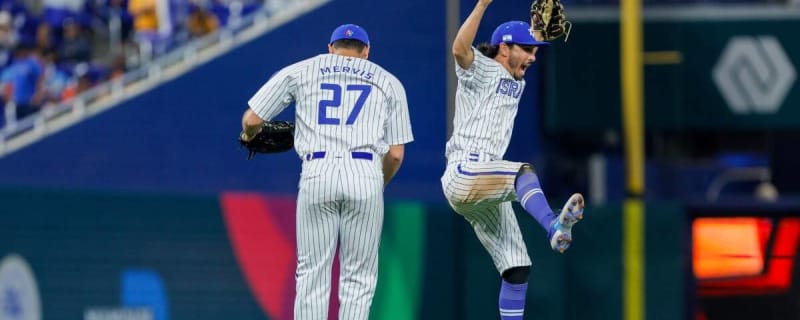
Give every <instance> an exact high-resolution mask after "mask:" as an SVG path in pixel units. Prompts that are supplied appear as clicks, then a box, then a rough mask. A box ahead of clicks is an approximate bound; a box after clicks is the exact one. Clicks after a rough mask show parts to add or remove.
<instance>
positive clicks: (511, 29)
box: [491, 21, 550, 46]
mask: <svg viewBox="0 0 800 320" xmlns="http://www.w3.org/2000/svg"><path fill="white" fill-rule="evenodd" d="M500 43H513V44H519V45H524V46H549V45H550V43H549V42H544V41H537V40H536V38H534V37H533V33H531V25H529V24H528V23H527V22H523V21H509V22H506V23H503V24H501V25H500V26H498V27H497V29H494V33H492V43H491V44H492V45H493V46H496V45H499V44H500Z"/></svg>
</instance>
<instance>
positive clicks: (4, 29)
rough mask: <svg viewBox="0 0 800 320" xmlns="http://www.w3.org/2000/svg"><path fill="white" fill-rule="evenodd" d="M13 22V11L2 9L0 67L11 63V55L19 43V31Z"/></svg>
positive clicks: (0, 20) (0, 19) (0, 18)
mask: <svg viewBox="0 0 800 320" xmlns="http://www.w3.org/2000/svg"><path fill="white" fill-rule="evenodd" d="M11 22H12V21H11V13H9V12H8V11H0V68H3V67H5V66H7V65H8V64H9V63H11V55H12V53H13V50H14V46H16V45H17V32H16V30H14V27H13V24H12V23H11Z"/></svg>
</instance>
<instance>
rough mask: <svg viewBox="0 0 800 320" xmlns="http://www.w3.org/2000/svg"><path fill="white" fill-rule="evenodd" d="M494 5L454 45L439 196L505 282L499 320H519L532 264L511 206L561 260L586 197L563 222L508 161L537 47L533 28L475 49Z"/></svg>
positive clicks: (529, 171)
mask: <svg viewBox="0 0 800 320" xmlns="http://www.w3.org/2000/svg"><path fill="white" fill-rule="evenodd" d="M491 2H492V1H491V0H479V1H478V3H477V5H476V6H475V8H474V9H473V10H472V13H471V14H470V15H469V17H467V19H466V21H464V23H463V24H462V25H461V28H460V29H459V30H458V33H457V35H456V38H455V41H454V42H453V56H454V57H455V61H456V75H457V76H458V89H457V90H456V110H455V118H454V129H453V135H452V137H451V138H450V140H449V141H448V142H447V148H446V154H447V169H446V170H445V172H444V175H443V176H442V179H441V181H442V189H443V190H444V193H445V196H446V197H447V200H448V202H449V203H450V205H451V206H452V207H453V209H454V210H455V211H456V212H457V213H458V214H460V215H462V216H463V217H464V218H465V219H466V220H467V221H468V222H469V223H470V224H471V225H472V227H473V228H474V230H475V233H476V234H477V236H478V239H479V240H480V242H481V244H483V246H484V247H485V248H486V250H487V251H488V252H489V254H490V255H491V257H492V260H493V261H494V264H495V266H496V267H497V270H498V271H499V272H500V274H501V275H502V286H501V289H500V299H499V308H500V316H501V318H502V319H522V318H523V312H524V309H525V294H526V291H527V288H528V284H527V282H528V275H529V272H530V265H531V260H530V258H529V257H528V252H527V249H526V247H525V243H524V242H523V240H522V234H521V233H520V229H519V226H518V224H517V220H516V217H515V216H514V211H513V209H512V206H511V201H519V202H520V204H521V205H522V206H523V207H524V208H525V210H526V211H527V212H528V213H529V214H530V215H531V216H533V218H535V219H536V221H538V222H539V224H541V225H542V227H543V228H544V229H545V230H547V231H548V237H549V240H550V245H551V247H552V248H553V250H556V251H559V252H562V253H563V252H564V250H566V249H567V248H568V247H569V245H570V243H571V241H572V234H571V229H572V226H573V225H574V224H575V223H576V222H578V221H579V220H580V219H581V218H582V217H583V206H584V203H583V196H582V195H580V194H577V193H576V194H573V195H572V196H571V197H570V198H569V200H568V201H567V204H566V205H565V206H564V208H563V209H562V210H561V212H560V214H558V215H556V214H554V213H553V211H552V210H551V209H550V207H549V205H548V203H547V200H546V199H545V196H544V193H543V192H542V188H541V186H540V184H539V179H538V177H537V175H536V172H535V171H534V168H533V166H532V165H531V164H529V163H521V162H512V161H505V160H502V159H503V155H504V154H505V152H506V148H507V147H508V143H509V141H510V139H511V131H512V127H513V124H514V117H515V116H516V114H517V107H518V105H519V98H520V96H521V95H522V91H523V90H524V89H525V80H524V79H523V76H524V75H525V71H526V70H527V69H528V67H530V66H531V64H533V62H534V61H535V60H536V51H537V50H538V47H540V46H546V45H548V43H547V42H542V41H539V40H537V39H536V37H534V35H533V33H532V31H531V28H530V25H529V24H528V23H525V22H522V21H510V22H506V23H503V24H501V25H500V26H499V27H497V29H496V30H495V31H494V33H493V34H492V38H491V42H490V43H489V44H482V45H479V46H478V48H477V49H476V48H474V47H472V43H473V40H474V39H475V34H476V32H477V29H478V25H479V23H480V20H481V18H482V17H483V14H484V12H485V11H486V9H487V7H488V6H489V4H490V3H491Z"/></svg>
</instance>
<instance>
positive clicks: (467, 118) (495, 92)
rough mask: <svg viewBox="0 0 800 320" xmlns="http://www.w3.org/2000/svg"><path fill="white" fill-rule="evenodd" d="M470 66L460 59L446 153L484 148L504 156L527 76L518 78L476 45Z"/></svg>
mask: <svg viewBox="0 0 800 320" xmlns="http://www.w3.org/2000/svg"><path fill="white" fill-rule="evenodd" d="M472 52H473V54H474V56H475V59H474V61H473V62H472V65H471V66H470V67H469V69H463V68H461V66H459V65H458V63H456V75H457V76H458V89H457V90H456V110H455V111H456V112H455V117H454V119H453V135H452V136H451V137H450V140H449V141H448V142H447V150H446V155H447V157H448V158H450V157H451V155H454V154H456V153H461V152H480V153H485V154H488V155H490V157H491V158H494V159H502V158H503V155H505V153H506V149H507V148H508V144H509V142H510V141H511V131H512V130H513V129H514V117H516V115H517V107H518V106H519V98H520V97H521V96H522V91H523V90H524V89H525V80H520V81H516V80H514V77H512V75H511V73H509V72H508V71H507V70H506V69H505V68H503V66H502V65H500V63H498V62H497V61H495V60H494V59H492V58H489V57H487V56H484V55H483V53H481V52H480V51H478V49H476V48H472Z"/></svg>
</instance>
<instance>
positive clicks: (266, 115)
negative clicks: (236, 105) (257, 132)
mask: <svg viewBox="0 0 800 320" xmlns="http://www.w3.org/2000/svg"><path fill="white" fill-rule="evenodd" d="M293 70H294V66H289V67H286V68H283V69H281V70H280V71H278V72H277V73H275V74H274V75H273V76H272V77H271V78H270V79H269V80H268V81H267V83H265V84H264V85H263V86H261V88H260V89H258V91H257V92H256V94H255V95H253V97H251V98H250V100H249V101H248V102H247V104H248V105H249V106H250V109H253V112H255V113H256V114H257V115H258V116H259V117H260V118H261V119H262V120H265V121H268V120H272V118H273V117H275V116H276V115H278V114H279V113H280V112H281V111H283V109H286V107H287V106H289V104H290V103H292V101H294V100H295V93H296V90H297V88H296V85H295V79H294V74H293V72H292V71H293Z"/></svg>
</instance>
